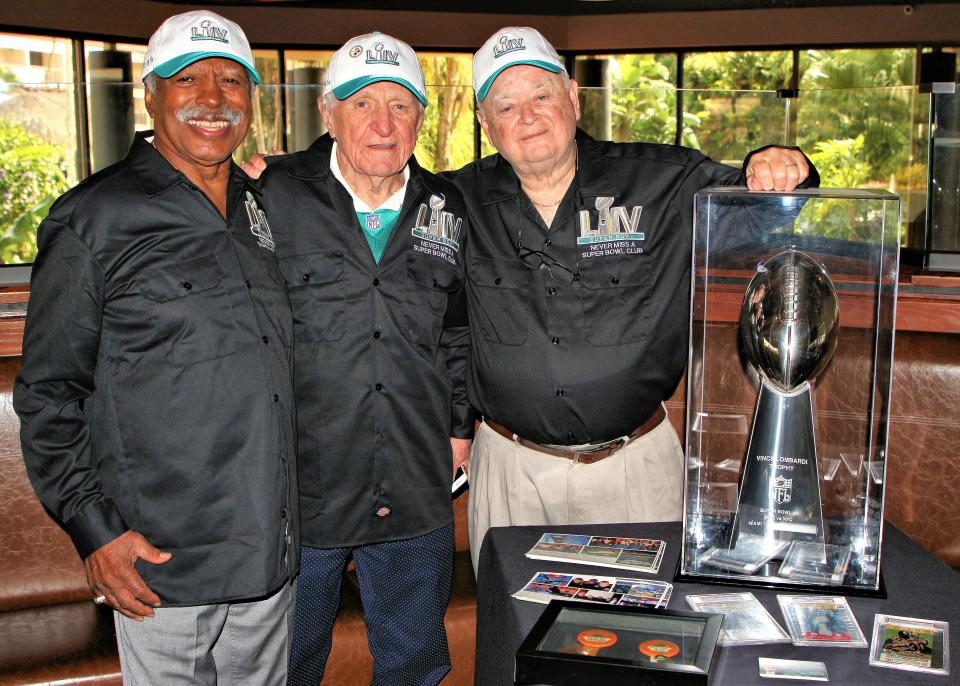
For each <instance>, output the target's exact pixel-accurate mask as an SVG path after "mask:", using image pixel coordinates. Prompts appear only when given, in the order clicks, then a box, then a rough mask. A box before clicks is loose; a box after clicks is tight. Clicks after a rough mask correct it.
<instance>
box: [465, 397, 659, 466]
mask: <svg viewBox="0 0 960 686" xmlns="http://www.w3.org/2000/svg"><path fill="white" fill-rule="evenodd" d="M666 417H667V412H666V410H664V409H663V405H658V406H657V409H656V410H655V411H654V412H653V414H652V415H650V417H649V418H648V419H647V421H645V422H644V423H643V424H641V425H640V426H638V427H637V428H636V429H634V430H633V431H631V432H630V434H629V435H628V436H626V437H622V438H616V439H614V440H612V441H607V442H606V443H601V444H600V445H596V446H594V447H592V448H588V449H586V450H565V449H563V448H550V447H548V446H545V445H540V444H539V443H534V442H533V441H528V440H527V439H526V438H523V437H522V436H517V435H516V434H515V433H513V432H512V431H510V429H508V428H507V427H505V426H503V425H502V424H497V423H496V422H494V421H491V420H490V419H486V418H484V420H483V421H484V423H486V425H487V426H489V427H490V428H491V429H493V430H494V431H496V432H497V433H498V434H500V435H501V436H503V437H504V438H507V439H509V440H511V441H515V442H517V443H519V444H520V445H522V446H523V447H524V448H530V449H531V450H536V451H537V452H541V453H546V454H547V455H553V456H554V457H565V458H567V459H568V460H573V461H574V462H581V463H583V464H593V463H594V462H599V461H600V460H603V459H605V458H607V457H610V456H611V455H613V454H614V453H615V452H617V451H618V450H620V449H621V448H623V447H624V446H626V445H628V444H629V443H631V442H633V441H635V440H636V439H638V438H640V437H641V436H643V435H644V434H647V433H650V432H651V431H653V430H654V429H655V428H657V426H659V424H660V422H662V421H663V420H664V419H666Z"/></svg>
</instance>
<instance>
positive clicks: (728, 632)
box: [687, 593, 790, 646]
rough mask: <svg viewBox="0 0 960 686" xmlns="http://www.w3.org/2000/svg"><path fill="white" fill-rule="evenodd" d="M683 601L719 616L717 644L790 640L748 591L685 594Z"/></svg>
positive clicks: (746, 643) (783, 641) (695, 608)
mask: <svg viewBox="0 0 960 686" xmlns="http://www.w3.org/2000/svg"><path fill="white" fill-rule="evenodd" d="M687 604H688V605H690V607H691V608H693V609H694V610H696V611H697V612H706V613H709V614H720V615H723V627H722V628H721V629H720V640H719V643H720V645H727V646H729V645H751V644H757V643H789V642H790V636H788V635H787V632H786V631H784V630H783V629H782V628H781V627H780V625H779V624H777V622H776V620H775V619H774V618H773V617H771V616H770V613H769V612H767V611H766V609H765V608H764V607H763V605H761V604H760V601H759V600H757V598H756V596H754V595H753V594H752V593H715V594H709V595H688V596H687Z"/></svg>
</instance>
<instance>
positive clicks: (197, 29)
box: [190, 19, 230, 43]
mask: <svg viewBox="0 0 960 686" xmlns="http://www.w3.org/2000/svg"><path fill="white" fill-rule="evenodd" d="M190 40H215V41H217V42H218V43H229V42H230V40H229V39H228V38H227V30H226V29H221V28H220V27H218V26H214V24H213V23H212V22H211V21H210V20H209V19H204V20H203V21H202V22H200V26H192V27H190Z"/></svg>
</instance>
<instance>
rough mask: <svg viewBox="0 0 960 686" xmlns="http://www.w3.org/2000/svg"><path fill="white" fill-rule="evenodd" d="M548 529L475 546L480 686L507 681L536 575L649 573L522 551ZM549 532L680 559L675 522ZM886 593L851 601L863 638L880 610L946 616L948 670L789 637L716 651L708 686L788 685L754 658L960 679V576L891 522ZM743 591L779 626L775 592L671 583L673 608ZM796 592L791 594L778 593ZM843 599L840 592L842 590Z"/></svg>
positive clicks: (855, 675) (882, 679) (862, 678)
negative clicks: (692, 599) (620, 541)
mask: <svg viewBox="0 0 960 686" xmlns="http://www.w3.org/2000/svg"><path fill="white" fill-rule="evenodd" d="M545 531H547V529H544V527H529V526H527V527H501V528H494V529H490V531H489V533H488V534H487V537H486V539H484V544H483V547H482V548H481V551H480V579H479V587H478V596H477V672H476V684H477V686H488V685H491V684H496V685H498V686H499V685H504V686H505V685H507V684H513V669H514V655H515V654H516V652H517V648H518V647H519V646H520V644H521V643H522V642H523V639H524V638H525V637H526V635H527V633H528V632H529V631H530V629H531V628H532V627H533V625H534V623H535V622H536V621H537V619H538V618H539V617H540V614H541V613H542V612H543V610H544V608H545V607H546V606H545V605H541V604H539V603H533V602H528V601H525V600H517V599H515V598H512V597H511V594H512V593H514V592H516V591H518V590H519V589H520V588H521V587H522V586H523V585H524V584H525V583H526V582H527V581H528V580H529V579H530V577H532V576H533V575H534V574H535V573H536V572H537V571H540V570H544V571H557V572H566V573H572V572H577V573H581V574H584V573H588V574H591V575H593V576H596V575H597V574H603V575H606V576H617V575H620V576H633V577H640V578H648V575H646V574H642V573H631V572H626V571H623V570H614V569H613V568H604V567H598V566H595V565H583V564H575V563H564V562H549V561H545V560H530V559H527V558H526V557H525V556H524V553H526V551H528V550H529V549H530V548H531V547H533V545H534V544H535V543H536V542H537V540H538V539H539V537H540V536H541V535H542V534H543V533H544V532H545ZM549 531H550V532H554V531H556V532H558V533H563V532H567V533H584V534H593V535H610V536H628V537H640V538H656V539H663V540H664V541H666V542H667V548H666V552H665V554H664V557H663V561H662V563H661V565H660V573H659V574H657V575H656V577H655V578H657V579H661V580H665V581H672V580H673V575H674V574H675V572H676V569H677V561H678V559H679V556H680V535H681V531H680V524H679V523H678V522H667V523H653V524H597V525H582V524H581V525H575V526H551V527H549ZM881 565H882V573H883V579H884V582H885V584H886V589H887V599H886V600H881V599H876V598H857V597H848V601H849V603H850V607H851V608H852V610H853V613H854V615H856V618H857V622H858V623H859V624H860V628H861V629H862V630H863V633H864V635H865V636H866V638H867V640H868V641H869V640H870V636H871V633H872V631H873V616H874V614H876V613H884V614H891V615H901V616H905V617H919V618H923V619H936V620H940V621H948V622H950V624H951V626H950V653H951V655H952V657H953V659H952V662H953V665H952V666H951V674H950V675H949V676H946V677H944V676H936V675H932V674H923V673H918V672H907V671H903V670H898V669H885V668H880V667H871V666H870V664H869V649H868V648H836V647H823V648H821V647H812V648H811V647H799V646H794V645H791V644H789V643H786V644H766V645H754V646H737V647H720V648H718V653H717V657H716V659H715V661H714V667H713V672H712V676H711V680H710V683H711V684H712V685H714V686H727V685H728V684H730V685H734V684H735V685H737V686H739V685H741V684H763V686H773V684H777V683H790V682H789V681H783V680H779V679H764V678H761V677H760V676H759V674H758V671H757V670H758V664H757V658H758V657H761V656H763V657H775V658H786V659H791V660H815V661H818V662H823V663H825V664H826V665H827V672H828V674H829V677H830V682H831V683H834V684H843V685H844V686H847V685H855V684H867V685H869V686H880V685H881V684H910V685H911V686H913V685H922V684H936V685H939V686H947V684H956V683H960V575H958V574H957V573H956V572H954V571H953V570H952V569H950V568H949V567H948V566H947V565H945V564H944V563H942V562H940V561H939V560H937V559H936V558H935V557H933V556H932V555H930V554H929V553H928V552H926V551H925V550H924V549H923V548H921V547H920V546H919V545H917V544H916V543H914V542H913V541H912V540H910V539H909V538H908V537H907V536H906V535H905V534H903V533H902V532H901V531H899V530H898V529H896V528H894V527H893V526H891V525H890V524H887V525H886V527H885V529H884V542H883V557H882V561H881ZM740 590H748V591H750V592H752V593H753V594H754V595H755V596H756V597H757V598H758V599H759V600H760V602H761V603H762V604H763V606H764V607H765V608H766V609H767V611H768V612H770V614H771V615H773V617H774V618H775V619H776V620H777V621H778V622H779V623H780V625H781V626H785V625H784V622H783V615H782V613H781V612H780V606H779V605H778V604H777V598H776V596H777V593H778V591H777V590H770V589H765V588H752V587H751V588H747V587H733V586H720V585H710V584H700V583H696V584H692V583H676V582H675V583H674V589H673V598H671V600H670V608H671V609H678V610H689V609H690V607H689V606H688V605H687V603H686V600H685V598H686V596H687V595H689V594H697V593H727V592H733V591H740ZM779 592H780V593H794V591H784V590H781V591H779ZM838 595H839V594H838Z"/></svg>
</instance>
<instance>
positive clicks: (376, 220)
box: [367, 212, 380, 231]
mask: <svg viewBox="0 0 960 686" xmlns="http://www.w3.org/2000/svg"><path fill="white" fill-rule="evenodd" d="M379 230H380V213H379V212H371V213H370V214H368V215H367V231H379Z"/></svg>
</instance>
